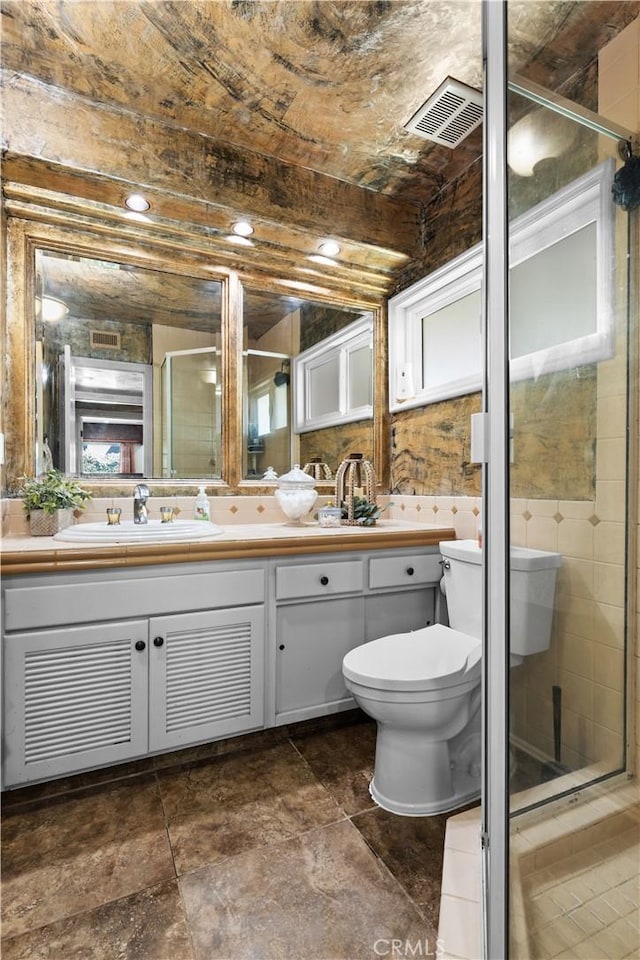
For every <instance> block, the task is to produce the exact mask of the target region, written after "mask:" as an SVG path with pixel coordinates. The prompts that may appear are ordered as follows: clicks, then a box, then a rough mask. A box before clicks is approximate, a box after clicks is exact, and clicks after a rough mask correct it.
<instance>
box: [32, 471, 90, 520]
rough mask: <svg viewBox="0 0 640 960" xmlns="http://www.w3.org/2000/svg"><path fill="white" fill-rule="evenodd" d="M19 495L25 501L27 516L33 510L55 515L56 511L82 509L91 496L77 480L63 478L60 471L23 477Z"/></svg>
mask: <svg viewBox="0 0 640 960" xmlns="http://www.w3.org/2000/svg"><path fill="white" fill-rule="evenodd" d="M20 482H21V487H20V489H19V490H18V495H19V496H21V497H22V499H23V501H24V509H25V513H26V514H27V516H29V514H30V513H31V511H32V510H44V512H45V513H55V512H56V510H68V509H75V508H80V509H82V508H83V507H84V505H85V502H86V501H87V500H90V499H91V494H90V493H89V492H88V491H87V490H83V488H82V487H81V486H80V484H79V483H78V482H77V481H76V480H71V479H69V478H68V477H65V476H63V474H61V473H60V471H59V470H47V472H46V473H43V474H42V476H40V477H21V478H20Z"/></svg>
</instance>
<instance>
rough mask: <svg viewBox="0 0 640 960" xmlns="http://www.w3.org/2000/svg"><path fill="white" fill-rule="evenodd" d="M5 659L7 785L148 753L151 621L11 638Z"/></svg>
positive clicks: (5, 774) (70, 629) (5, 762)
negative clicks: (149, 623) (148, 674)
mask: <svg viewBox="0 0 640 960" xmlns="http://www.w3.org/2000/svg"><path fill="white" fill-rule="evenodd" d="M136 647H137V649H136ZM4 656H5V662H4V677H5V680H4V784H5V786H14V785H16V784H20V783H28V782H29V781H32V780H41V779H47V778H50V777H57V776H61V775H63V774H65V773H72V772H74V771H78V770H83V769H86V768H87V767H98V766H104V765H107V764H110V763H117V762H119V761H122V760H125V759H127V758H129V757H136V756H142V755H144V754H145V753H146V752H147V621H146V620H130V621H126V622H118V623H109V624H103V625H96V626H76V627H67V628H63V629H59V630H42V631H38V632H36V633H20V634H16V635H14V636H7V637H6V638H5V646H4Z"/></svg>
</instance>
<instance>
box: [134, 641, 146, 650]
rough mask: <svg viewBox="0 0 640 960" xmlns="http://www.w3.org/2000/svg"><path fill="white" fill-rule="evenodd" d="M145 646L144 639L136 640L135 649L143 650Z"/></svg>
mask: <svg viewBox="0 0 640 960" xmlns="http://www.w3.org/2000/svg"><path fill="white" fill-rule="evenodd" d="M146 646H147V645H146V643H145V642H144V640H136V650H144V649H145V647H146Z"/></svg>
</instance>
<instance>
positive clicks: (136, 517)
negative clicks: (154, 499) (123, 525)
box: [133, 483, 149, 523]
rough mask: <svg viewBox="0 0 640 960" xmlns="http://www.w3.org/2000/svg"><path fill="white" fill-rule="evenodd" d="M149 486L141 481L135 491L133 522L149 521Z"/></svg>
mask: <svg viewBox="0 0 640 960" xmlns="http://www.w3.org/2000/svg"><path fill="white" fill-rule="evenodd" d="M148 498H149V487H148V486H147V485H146V483H139V484H138V485H137V486H136V488H135V489H134V491H133V522H134V523H147V519H148V518H147V500H148Z"/></svg>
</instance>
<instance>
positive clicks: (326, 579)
mask: <svg viewBox="0 0 640 960" xmlns="http://www.w3.org/2000/svg"><path fill="white" fill-rule="evenodd" d="M320 583H321V584H322V586H323V587H326V585H327V584H328V583H329V577H320Z"/></svg>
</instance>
